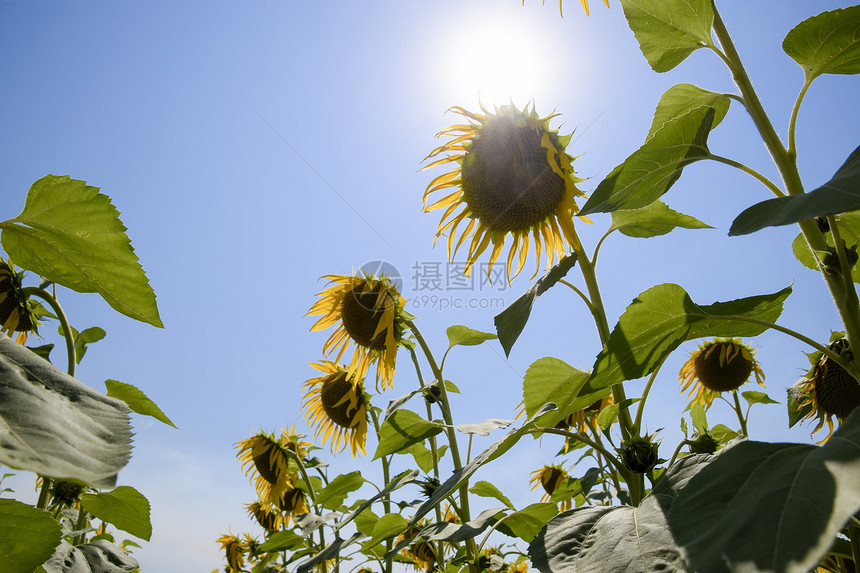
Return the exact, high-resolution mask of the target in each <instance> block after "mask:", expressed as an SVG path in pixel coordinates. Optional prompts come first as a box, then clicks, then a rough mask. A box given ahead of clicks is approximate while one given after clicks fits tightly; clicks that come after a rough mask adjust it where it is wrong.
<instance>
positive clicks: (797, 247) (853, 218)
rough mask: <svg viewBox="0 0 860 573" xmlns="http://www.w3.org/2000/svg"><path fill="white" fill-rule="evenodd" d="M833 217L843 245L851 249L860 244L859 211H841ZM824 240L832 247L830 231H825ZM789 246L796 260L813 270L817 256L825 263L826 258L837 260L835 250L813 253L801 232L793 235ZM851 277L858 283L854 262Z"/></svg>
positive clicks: (858, 269)
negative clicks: (843, 242) (795, 235)
mask: <svg viewBox="0 0 860 573" xmlns="http://www.w3.org/2000/svg"><path fill="white" fill-rule="evenodd" d="M835 219H836V224H837V225H838V227H839V236H840V237H841V238H842V240H843V241H845V247H846V248H847V249H851V247H857V246H858V245H860V213H858V212H854V213H842V214H841V215H836V217H835ZM825 240H826V241H827V245H828V246H829V247H830V249H833V236H832V235H831V234H830V233H827V234H826V235H825ZM791 248H792V250H793V251H794V256H795V257H797V260H798V261H800V262H801V263H802V264H803V266H805V267H806V268H808V269H812V270H814V271H817V270H818V260H819V258H820V259H821V260H822V261H824V263H825V264H827V262H828V260H831V259H832V260H834V261H836V260H838V259H837V258H836V255H835V251H834V252H832V253H828V251H825V252H822V253H816V254H815V255H814V254H813V253H812V250H810V248H809V244H808V243H807V242H806V239H805V238H804V237H803V233H798V235H797V237H795V238H794V241H793V242H792V243H791ZM851 278H853V279H854V282H855V283H860V265H858V264H855V265H854V267H853V268H852V269H851Z"/></svg>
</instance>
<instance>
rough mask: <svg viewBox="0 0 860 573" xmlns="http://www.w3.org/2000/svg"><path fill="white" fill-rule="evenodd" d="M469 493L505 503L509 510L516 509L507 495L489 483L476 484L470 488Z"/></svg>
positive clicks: (480, 482)
mask: <svg viewBox="0 0 860 573" xmlns="http://www.w3.org/2000/svg"><path fill="white" fill-rule="evenodd" d="M469 492H470V493H473V494H475V495H479V496H481V497H492V498H495V499H497V500H499V501H501V502H502V503H504V504H505V505H506V506H507V507H508V508H509V509H514V504H512V503H511V500H509V499H508V498H507V497H505V494H503V493H502V492H501V491H499V488H497V487H496V486H494V485H493V484H491V483H490V482H488V481H479V482H475V485H473V486H472V487H471V488H469Z"/></svg>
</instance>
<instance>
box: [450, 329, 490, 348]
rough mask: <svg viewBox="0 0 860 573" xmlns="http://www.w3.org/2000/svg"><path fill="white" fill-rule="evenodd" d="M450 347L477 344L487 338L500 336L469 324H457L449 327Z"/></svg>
mask: <svg viewBox="0 0 860 573" xmlns="http://www.w3.org/2000/svg"><path fill="white" fill-rule="evenodd" d="M447 333H448V348H452V347H454V346H457V345H460V346H477V345H478V344H481V343H483V342H486V341H487V340H493V339H494V338H498V337H497V336H496V335H495V334H492V333H489V332H481V331H480V330H475V329H474V328H469V327H468V326H463V325H460V324H455V325H454V326H449V327H448V331H447Z"/></svg>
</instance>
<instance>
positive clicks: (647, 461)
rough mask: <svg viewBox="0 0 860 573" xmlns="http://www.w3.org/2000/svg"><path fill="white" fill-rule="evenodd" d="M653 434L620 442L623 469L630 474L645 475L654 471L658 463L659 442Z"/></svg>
mask: <svg viewBox="0 0 860 573" xmlns="http://www.w3.org/2000/svg"><path fill="white" fill-rule="evenodd" d="M655 438H656V436H655V435H654V434H651V435H648V436H636V437H633V438H630V439H629V440H624V441H622V442H621V448H620V449H619V452H618V453H619V454H621V462H622V463H623V464H624V467H626V468H627V469H629V470H630V471H632V472H636V473H639V474H645V473H648V472H650V471H651V470H653V469H654V466H656V465H657V463H658V462H659V461H660V456H659V452H658V450H659V448H660V442H659V441H658V440H656V439H655Z"/></svg>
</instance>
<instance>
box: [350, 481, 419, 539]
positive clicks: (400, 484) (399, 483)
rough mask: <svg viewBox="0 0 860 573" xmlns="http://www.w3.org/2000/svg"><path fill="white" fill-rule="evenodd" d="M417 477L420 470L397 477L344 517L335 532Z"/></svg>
mask: <svg viewBox="0 0 860 573" xmlns="http://www.w3.org/2000/svg"><path fill="white" fill-rule="evenodd" d="M417 477H418V470H411V471H408V472H403V473H402V474H400V475H398V476H395V478H394V479H392V480H391V481H390V482H388V485H386V486H385V487H384V488H382V491H380V492H379V493H377V494H376V495H374V496H373V497H371V498H370V499H368V500H366V501H364V502H362V503H361V504H359V505H358V507H356V508H355V509H354V510H352V513H350V514H349V515H347V516H346V517H344V518H343V519H341V520H340V521H338V522H337V525H336V526H335V527H334V530H335V531H337V530H339V529H341V528H342V527H343V526H345V525H346V524H348V523H350V522H352V520H354V519H355V518H356V516H358V515H360V514H361V512H362V511H364V510H365V509H367V508H369V507H370V506H371V505H373V504H374V503H375V502H376V501H377V500H380V499H383V498H385V497H386V496H388V495H389V494H390V493H391V492H392V491H394V490H396V489H399V488H401V487H403V486H404V485H406V484H408V483H412V482H413V481H415V478H417Z"/></svg>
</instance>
